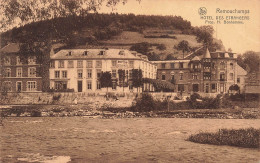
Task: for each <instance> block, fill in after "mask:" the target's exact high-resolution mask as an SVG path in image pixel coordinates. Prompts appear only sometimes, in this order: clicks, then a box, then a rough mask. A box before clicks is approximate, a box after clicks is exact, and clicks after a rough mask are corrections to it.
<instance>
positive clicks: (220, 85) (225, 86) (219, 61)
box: [153, 49, 238, 93]
mask: <svg viewBox="0 0 260 163" xmlns="http://www.w3.org/2000/svg"><path fill="white" fill-rule="evenodd" d="M153 63H155V64H157V68H158V70H157V78H158V79H160V80H163V81H170V82H172V83H173V84H174V85H175V90H174V91H175V92H182V93H194V92H198V93H227V92H228V90H229V87H230V86H231V85H234V84H237V66H238V65H237V61H236V56H235V53H230V52H212V53H210V52H209V51H208V49H207V50H206V51H205V52H204V54H202V55H198V56H192V57H191V58H190V59H182V60H169V61H153Z"/></svg>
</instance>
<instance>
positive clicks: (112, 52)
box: [51, 49, 148, 60]
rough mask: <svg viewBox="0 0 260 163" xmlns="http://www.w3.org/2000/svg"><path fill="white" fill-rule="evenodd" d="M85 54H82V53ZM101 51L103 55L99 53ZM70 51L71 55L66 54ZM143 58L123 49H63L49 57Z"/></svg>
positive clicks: (145, 58) (143, 57)
mask: <svg viewBox="0 0 260 163" xmlns="http://www.w3.org/2000/svg"><path fill="white" fill-rule="evenodd" d="M85 52H86V53H87V55H83V54H84V53H85ZM101 52H103V53H104V54H103V55H100V54H101ZM69 53H71V55H68V54H69ZM94 58H95V59H98V58H102V59H106V58H109V59H112V58H113V59H117V58H118V59H135V60H136V59H144V60H148V59H147V56H145V55H142V54H139V53H131V52H130V51H129V50H125V49H63V50H60V51H59V52H57V53H55V54H54V55H52V56H51V59H94Z"/></svg>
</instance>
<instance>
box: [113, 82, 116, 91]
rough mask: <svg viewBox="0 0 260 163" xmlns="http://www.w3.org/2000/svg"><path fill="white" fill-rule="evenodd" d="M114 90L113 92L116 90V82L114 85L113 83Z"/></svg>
mask: <svg viewBox="0 0 260 163" xmlns="http://www.w3.org/2000/svg"><path fill="white" fill-rule="evenodd" d="M112 89H113V90H116V82H113V83H112Z"/></svg>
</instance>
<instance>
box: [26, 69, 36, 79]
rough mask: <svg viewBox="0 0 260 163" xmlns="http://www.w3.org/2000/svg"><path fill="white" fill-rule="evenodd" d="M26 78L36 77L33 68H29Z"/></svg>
mask: <svg viewBox="0 0 260 163" xmlns="http://www.w3.org/2000/svg"><path fill="white" fill-rule="evenodd" d="M28 76H29V77H36V68H35V67H29V68H28Z"/></svg>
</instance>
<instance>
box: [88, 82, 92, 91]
mask: <svg viewBox="0 0 260 163" xmlns="http://www.w3.org/2000/svg"><path fill="white" fill-rule="evenodd" d="M87 89H88V90H91V89H92V81H87Z"/></svg>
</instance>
